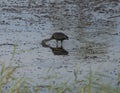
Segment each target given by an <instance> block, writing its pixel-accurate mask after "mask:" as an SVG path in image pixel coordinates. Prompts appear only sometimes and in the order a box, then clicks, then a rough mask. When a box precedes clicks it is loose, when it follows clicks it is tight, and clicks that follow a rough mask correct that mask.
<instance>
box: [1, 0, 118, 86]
mask: <svg viewBox="0 0 120 93" xmlns="http://www.w3.org/2000/svg"><path fill="white" fill-rule="evenodd" d="M54 32H62V33H65V34H66V35H67V36H68V37H69V40H64V41H63V48H64V50H65V51H67V52H68V55H54V53H53V51H52V50H51V49H50V48H46V47H43V46H42V44H41V42H42V40H44V39H47V38H50V37H51V36H52V34H53V33H54ZM47 44H48V45H50V46H51V47H53V48H54V47H56V41H55V40H51V41H49V42H47ZM119 46H120V2H119V0H115V1H114V0H111V1H107V0H104V1H102V0H101V1H95V0H84V1H83V0H30V1H28V0H21V1H19V0H1V1H0V62H1V64H2V62H5V63H6V65H8V64H12V65H13V66H19V68H18V69H17V71H16V72H15V76H17V77H26V78H31V79H32V80H34V85H44V86H45V85H49V83H50V82H54V83H60V82H65V81H68V83H69V84H71V83H72V82H73V81H74V80H75V76H74V71H75V70H77V80H79V81H82V80H86V78H84V77H86V76H87V75H88V74H89V71H90V68H91V69H92V71H93V72H95V73H96V72H100V73H105V74H107V76H108V77H109V78H108V80H106V82H109V81H110V80H113V82H112V84H117V81H116V78H117V76H118V74H119V73H120V69H119V68H120V48H119Z"/></svg>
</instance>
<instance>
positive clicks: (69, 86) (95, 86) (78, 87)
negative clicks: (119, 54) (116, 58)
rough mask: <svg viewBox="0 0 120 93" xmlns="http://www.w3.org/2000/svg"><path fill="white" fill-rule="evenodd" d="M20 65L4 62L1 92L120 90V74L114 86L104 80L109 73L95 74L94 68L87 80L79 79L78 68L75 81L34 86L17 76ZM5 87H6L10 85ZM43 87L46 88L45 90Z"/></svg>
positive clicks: (115, 92) (105, 92)
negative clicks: (15, 65)
mask: <svg viewBox="0 0 120 93" xmlns="http://www.w3.org/2000/svg"><path fill="white" fill-rule="evenodd" d="M17 68H18V67H12V66H7V67H6V66H5V64H2V66H1V70H0V93H119V91H120V85H119V83H120V74H119V75H118V78H117V79H116V81H118V83H117V84H118V86H112V85H111V83H112V81H110V83H109V84H106V83H104V82H103V81H102V78H109V77H108V76H107V75H103V74H101V73H97V75H95V74H93V72H92V70H91V69H90V72H89V74H88V77H87V78H86V80H79V79H78V77H77V74H78V73H77V71H78V68H77V69H75V70H74V77H75V79H74V81H73V82H72V83H69V81H66V82H61V83H59V84H58V83H57V82H51V83H50V84H48V85H47V86H43V85H39V86H32V83H34V82H31V81H30V80H29V79H24V78H15V77H14V75H13V74H14V72H15V71H16V69H17ZM52 78H56V79H57V76H54V77H53V76H52V75H51V77H50V78H47V79H48V80H51V79H52ZM8 86H9V88H7V89H5V87H8ZM43 89H45V90H44V91H45V92H43ZM46 91H47V92H46Z"/></svg>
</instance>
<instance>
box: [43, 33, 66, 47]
mask: <svg viewBox="0 0 120 93" xmlns="http://www.w3.org/2000/svg"><path fill="white" fill-rule="evenodd" d="M52 39H55V40H56V41H57V46H58V41H61V46H62V42H63V40H68V36H67V35H65V34H64V33H62V32H55V33H53V34H52V36H51V37H50V38H48V39H44V40H43V41H42V45H45V43H46V42H47V41H50V40H52Z"/></svg>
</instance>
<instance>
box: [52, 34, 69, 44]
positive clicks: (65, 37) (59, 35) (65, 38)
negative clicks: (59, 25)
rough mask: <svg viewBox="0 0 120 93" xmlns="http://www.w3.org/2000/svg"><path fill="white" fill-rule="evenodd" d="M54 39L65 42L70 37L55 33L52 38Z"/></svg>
mask: <svg viewBox="0 0 120 93" xmlns="http://www.w3.org/2000/svg"><path fill="white" fill-rule="evenodd" d="M51 38H52V39H55V40H56V41H61V42H62V41H63V40H68V36H67V35H65V34H64V33H62V32H55V33H53V35H52V37H51Z"/></svg>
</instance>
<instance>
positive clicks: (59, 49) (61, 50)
mask: <svg viewBox="0 0 120 93" xmlns="http://www.w3.org/2000/svg"><path fill="white" fill-rule="evenodd" d="M46 42H47V40H46V39H44V40H42V42H41V44H42V46H43V47H47V48H50V49H51V50H52V52H53V54H54V55H68V51H67V50H65V49H64V48H63V46H61V47H51V46H50V45H47V44H46Z"/></svg>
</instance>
